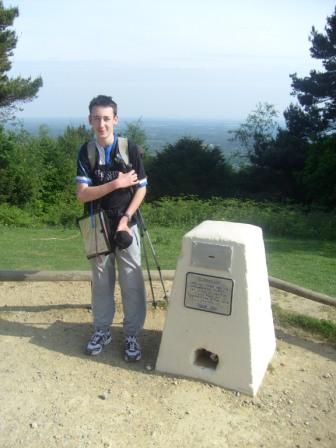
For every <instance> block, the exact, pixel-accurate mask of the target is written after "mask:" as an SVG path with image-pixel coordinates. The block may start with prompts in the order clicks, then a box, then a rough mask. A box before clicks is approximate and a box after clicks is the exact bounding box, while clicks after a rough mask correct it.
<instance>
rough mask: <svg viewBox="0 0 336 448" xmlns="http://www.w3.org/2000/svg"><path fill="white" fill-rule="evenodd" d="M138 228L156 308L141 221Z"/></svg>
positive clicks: (153, 302) (155, 303) (154, 303)
mask: <svg viewBox="0 0 336 448" xmlns="http://www.w3.org/2000/svg"><path fill="white" fill-rule="evenodd" d="M138 211H139V209H138V210H137V215H138ZM139 230H140V236H141V239H142V248H143V254H144V258H145V262H146V268H147V275H148V281H149V285H150V289H151V293H152V305H153V307H154V308H156V307H157V301H156V300H155V295H154V289H153V282H152V276H151V273H150V269H149V262H148V256H147V249H146V242H145V239H144V231H143V227H142V224H141V223H140V225H139Z"/></svg>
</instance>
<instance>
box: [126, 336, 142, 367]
mask: <svg viewBox="0 0 336 448" xmlns="http://www.w3.org/2000/svg"><path fill="white" fill-rule="evenodd" d="M124 357H125V361H139V360H140V359H141V348H140V345H139V344H138V341H137V340H136V337H135V336H128V337H127V338H126V339H125V352H124Z"/></svg>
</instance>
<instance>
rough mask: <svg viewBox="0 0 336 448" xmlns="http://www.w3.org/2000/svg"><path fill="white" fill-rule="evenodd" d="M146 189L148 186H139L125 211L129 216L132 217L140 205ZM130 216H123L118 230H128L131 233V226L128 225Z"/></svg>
mask: <svg viewBox="0 0 336 448" xmlns="http://www.w3.org/2000/svg"><path fill="white" fill-rule="evenodd" d="M146 191H147V190H146V187H141V188H137V190H136V191H135V193H134V195H133V198H132V200H131V202H130V204H129V206H128V207H127V209H126V212H125V213H127V215H128V216H129V218H131V217H132V216H133V215H134V214H135V213H136V211H137V210H138V208H139V207H140V205H141V203H142V201H143V200H144V198H145V196H146ZM129 218H128V217H127V216H122V217H121V219H120V221H119V225H118V228H117V231H120V230H126V231H127V232H128V233H131V231H130V228H129V227H128V220H129Z"/></svg>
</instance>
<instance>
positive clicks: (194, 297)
mask: <svg viewBox="0 0 336 448" xmlns="http://www.w3.org/2000/svg"><path fill="white" fill-rule="evenodd" d="M232 293H233V280H232V279H229V278H222V277H213V276H211V275H204V274H195V273H194V272H188V273H187V277H186V287H185V296H184V305H185V306H186V307H187V308H193V309H195V310H200V311H208V312H210V313H216V314H223V315H225V316H229V315H230V314H231V309H232Z"/></svg>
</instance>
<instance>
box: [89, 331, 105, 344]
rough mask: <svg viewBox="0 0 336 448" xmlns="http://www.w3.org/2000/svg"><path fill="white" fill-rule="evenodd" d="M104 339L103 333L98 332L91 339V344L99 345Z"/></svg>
mask: <svg viewBox="0 0 336 448" xmlns="http://www.w3.org/2000/svg"><path fill="white" fill-rule="evenodd" d="M102 338H104V332H103V331H96V332H95V333H94V334H93V335H92V338H91V344H97V342H99V341H100V340H101V339H102Z"/></svg>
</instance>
